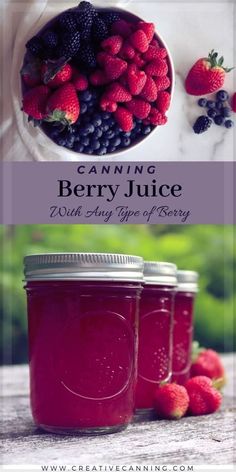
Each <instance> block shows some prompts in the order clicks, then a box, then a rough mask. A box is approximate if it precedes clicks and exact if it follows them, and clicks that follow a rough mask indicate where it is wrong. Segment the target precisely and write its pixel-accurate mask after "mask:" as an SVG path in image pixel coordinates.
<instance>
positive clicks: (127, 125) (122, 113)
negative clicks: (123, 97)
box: [115, 106, 134, 133]
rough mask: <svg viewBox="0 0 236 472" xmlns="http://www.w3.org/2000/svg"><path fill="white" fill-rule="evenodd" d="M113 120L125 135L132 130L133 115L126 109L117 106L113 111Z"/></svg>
mask: <svg viewBox="0 0 236 472" xmlns="http://www.w3.org/2000/svg"><path fill="white" fill-rule="evenodd" d="M115 119H116V121H117V123H118V125H119V126H120V128H121V129H122V131H124V132H125V133H128V132H129V131H131V130H132V129H133V126H134V122H133V115H132V113H130V111H128V110H126V108H123V107H120V106H119V107H118V108H117V110H116V111H115Z"/></svg>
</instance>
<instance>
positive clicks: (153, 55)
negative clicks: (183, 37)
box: [143, 45, 167, 62]
mask: <svg viewBox="0 0 236 472" xmlns="http://www.w3.org/2000/svg"><path fill="white" fill-rule="evenodd" d="M166 56H167V51H166V49H165V48H159V47H158V48H157V47H155V46H151V45H150V46H149V48H148V50H147V51H146V52H145V53H144V54H143V59H144V60H145V61H146V62H149V61H152V60H153V59H165V57H166Z"/></svg>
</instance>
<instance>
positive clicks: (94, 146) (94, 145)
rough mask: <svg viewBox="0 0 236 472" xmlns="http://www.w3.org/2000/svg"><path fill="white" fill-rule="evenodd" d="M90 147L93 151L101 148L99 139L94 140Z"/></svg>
mask: <svg viewBox="0 0 236 472" xmlns="http://www.w3.org/2000/svg"><path fill="white" fill-rule="evenodd" d="M90 147H91V149H92V150H93V151H97V149H99V148H100V143H99V141H98V140H97V139H92V141H91V143H90Z"/></svg>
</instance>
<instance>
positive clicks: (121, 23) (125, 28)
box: [111, 20, 132, 38]
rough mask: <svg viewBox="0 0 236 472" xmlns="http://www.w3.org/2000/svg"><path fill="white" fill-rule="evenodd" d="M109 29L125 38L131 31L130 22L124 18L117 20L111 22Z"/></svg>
mask: <svg viewBox="0 0 236 472" xmlns="http://www.w3.org/2000/svg"><path fill="white" fill-rule="evenodd" d="M111 31H112V33H113V34H119V35H120V36H122V38H127V37H128V36H130V35H131V33H132V28H131V25H130V23H128V22H127V21H125V20H118V21H116V22H115V23H113V25H112V28H111Z"/></svg>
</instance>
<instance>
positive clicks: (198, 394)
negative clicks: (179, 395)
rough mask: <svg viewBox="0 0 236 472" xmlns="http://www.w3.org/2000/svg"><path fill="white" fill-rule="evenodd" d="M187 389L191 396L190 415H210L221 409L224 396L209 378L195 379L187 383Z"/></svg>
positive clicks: (200, 376)
mask: <svg viewBox="0 0 236 472" xmlns="http://www.w3.org/2000/svg"><path fill="white" fill-rule="evenodd" d="M185 388H186V390H187V392H188V395H189V413H191V414H192V415H209V414H210V413H214V412H215V411H216V410H218V408H219V407H220V405H221V401H222V396H221V394H220V392H218V390H216V389H215V388H214V386H213V382H212V380H211V379H209V378H208V377H205V376H204V375H199V376H198V377H193V378H192V379H190V380H188V381H187V382H186V384H185Z"/></svg>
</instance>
